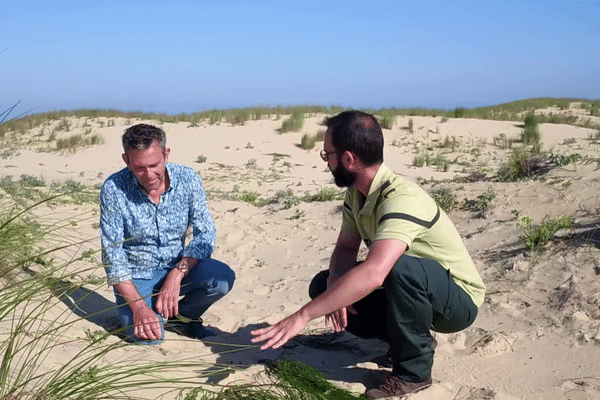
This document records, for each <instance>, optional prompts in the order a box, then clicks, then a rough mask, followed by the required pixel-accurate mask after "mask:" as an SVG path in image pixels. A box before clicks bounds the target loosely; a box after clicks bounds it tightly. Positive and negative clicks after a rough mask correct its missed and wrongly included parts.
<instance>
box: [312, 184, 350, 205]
mask: <svg viewBox="0 0 600 400" xmlns="http://www.w3.org/2000/svg"><path fill="white" fill-rule="evenodd" d="M345 193H346V192H345V191H344V190H338V189H335V188H332V187H322V188H320V189H319V190H317V191H316V192H315V193H308V192H307V193H306V194H305V195H304V197H303V198H302V200H304V201H305V202H307V203H310V202H313V201H334V200H342V199H343V198H344V195H345Z"/></svg>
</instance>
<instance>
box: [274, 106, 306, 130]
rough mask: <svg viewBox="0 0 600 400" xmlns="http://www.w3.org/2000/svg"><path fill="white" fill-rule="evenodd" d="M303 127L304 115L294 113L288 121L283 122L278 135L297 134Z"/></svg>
mask: <svg viewBox="0 0 600 400" xmlns="http://www.w3.org/2000/svg"><path fill="white" fill-rule="evenodd" d="M303 125H304V113H302V112H298V111H295V112H294V113H293V114H292V115H291V116H290V117H289V118H288V119H286V120H285V121H283V123H282V124H281V128H279V133H286V132H299V131H300V129H302V126H303Z"/></svg>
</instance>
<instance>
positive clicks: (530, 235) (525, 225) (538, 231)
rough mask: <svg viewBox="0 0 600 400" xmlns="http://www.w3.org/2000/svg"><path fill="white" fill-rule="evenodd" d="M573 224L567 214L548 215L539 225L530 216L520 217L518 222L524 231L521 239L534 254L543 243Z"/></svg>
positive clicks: (518, 225)
mask: <svg viewBox="0 0 600 400" xmlns="http://www.w3.org/2000/svg"><path fill="white" fill-rule="evenodd" d="M571 225H572V222H571V219H570V218H569V217H568V216H566V215H561V216H560V217H556V218H552V217H550V216H549V215H546V216H545V217H544V218H543V219H542V222H541V223H540V224H539V225H534V224H533V220H532V219H531V218H529V217H520V218H519V220H518V222H517V227H518V228H519V229H521V231H522V234H521V236H520V239H521V240H523V242H524V243H525V246H526V247H527V249H528V250H529V251H530V252H531V253H532V254H534V253H536V252H537V251H538V250H539V248H540V246H541V245H543V244H544V243H546V242H547V241H548V240H550V239H552V237H553V236H554V234H555V233H556V232H558V231H559V230H561V229H568V228H570V227H571Z"/></svg>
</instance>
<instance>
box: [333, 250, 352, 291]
mask: <svg viewBox="0 0 600 400" xmlns="http://www.w3.org/2000/svg"><path fill="white" fill-rule="evenodd" d="M355 265H356V253H353V252H352V251H348V250H345V249H342V248H337V247H336V249H335V250H334V251H333V254H332V255H331V260H330V262H329V278H327V286H331V285H332V284H333V283H334V282H335V281H337V280H338V279H339V278H340V277H341V276H343V275H345V274H346V272H348V271H350V270H351V269H352V268H353V267H354V266H355Z"/></svg>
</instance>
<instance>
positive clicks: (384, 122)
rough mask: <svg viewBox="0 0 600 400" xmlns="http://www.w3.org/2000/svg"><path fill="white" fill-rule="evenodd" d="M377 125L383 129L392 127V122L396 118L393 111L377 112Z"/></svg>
mask: <svg viewBox="0 0 600 400" xmlns="http://www.w3.org/2000/svg"><path fill="white" fill-rule="evenodd" d="M379 115H380V118H379V125H381V128H383V129H392V128H393V127H394V122H395V120H396V116H395V115H394V114H393V113H390V112H386V113H383V114H379Z"/></svg>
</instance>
